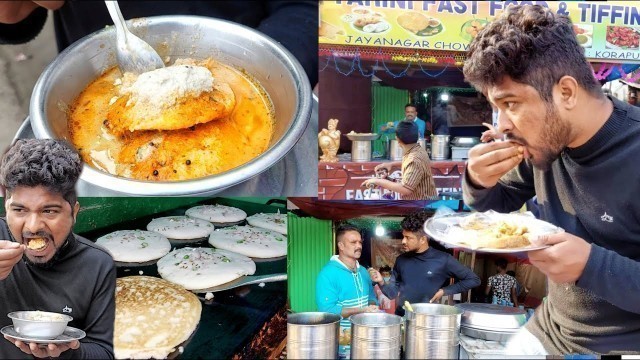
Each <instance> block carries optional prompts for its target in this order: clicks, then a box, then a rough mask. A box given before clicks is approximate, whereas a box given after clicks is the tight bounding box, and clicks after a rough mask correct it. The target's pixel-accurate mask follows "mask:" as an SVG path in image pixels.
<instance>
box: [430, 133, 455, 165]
mask: <svg viewBox="0 0 640 360" xmlns="http://www.w3.org/2000/svg"><path fill="white" fill-rule="evenodd" d="M449 151H450V149H449V135H431V158H432V159H433V160H446V159H448V158H449Z"/></svg>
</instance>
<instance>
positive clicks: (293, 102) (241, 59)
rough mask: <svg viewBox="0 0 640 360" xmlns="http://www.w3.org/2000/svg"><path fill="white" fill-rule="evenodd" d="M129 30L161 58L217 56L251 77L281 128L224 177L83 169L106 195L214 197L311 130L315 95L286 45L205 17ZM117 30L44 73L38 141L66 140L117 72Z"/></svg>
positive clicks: (82, 45)
mask: <svg viewBox="0 0 640 360" xmlns="http://www.w3.org/2000/svg"><path fill="white" fill-rule="evenodd" d="M128 24H129V29H131V31H132V32H133V33H135V34H136V35H137V36H139V37H140V38H142V39H143V40H145V41H147V42H148V43H149V44H150V45H151V46H152V47H154V48H155V49H156V50H157V51H158V52H159V54H160V56H161V57H163V58H164V57H166V56H170V57H171V59H172V60H175V59H176V58H187V57H188V58H194V59H206V58H208V57H212V58H214V59H217V60H221V61H223V62H225V63H227V64H231V65H233V66H236V67H239V68H242V69H244V70H246V71H247V72H248V73H249V74H251V75H252V76H253V77H254V78H255V79H256V80H257V81H258V82H260V84H261V85H262V86H263V87H264V89H265V90H266V92H267V93H268V95H269V97H270V98H271V101H272V102H273V106H274V111H275V115H276V121H275V124H274V134H273V137H272V139H271V142H270V144H269V148H268V149H267V150H266V151H265V152H264V153H262V154H261V155H259V156H258V157H256V158H255V159H253V160H251V161H250V162H248V163H246V164H244V165H241V166H238V167H237V168H234V169H231V170H229V171H226V172H224V173H221V174H218V175H212V176H207V177H203V178H199V179H193V180H187V181H174V182H169V181H166V182H160V181H156V182H150V181H141V180H133V179H128V178H123V177H119V176H115V175H111V174H108V173H106V172H103V171H100V170H98V169H96V168H93V167H91V166H87V165H85V166H84V169H83V171H82V175H81V177H80V178H81V179H82V180H84V181H86V182H88V183H90V184H92V185H95V186H97V187H100V188H104V189H108V190H111V191H114V192H118V193H127V194H133V195H196V194H213V193H216V192H220V191H221V190H223V189H226V188H228V187H230V186H232V185H235V184H239V183H241V182H244V181H246V180H248V179H250V178H252V177H254V176H256V175H258V174H260V173H262V172H264V171H265V170H267V169H269V168H270V167H271V166H272V165H273V164H275V163H277V162H278V161H279V160H280V159H281V158H283V157H284V156H285V155H286V154H287V153H288V152H289V151H290V150H291V149H292V148H293V146H294V145H295V144H296V142H297V141H298V140H299V139H300V137H301V136H302V134H303V133H304V131H305V128H306V127H307V124H308V123H309V119H310V115H311V108H312V92H311V86H310V84H309V81H308V79H307V77H306V75H305V72H304V70H303V69H302V66H300V64H299V63H298V61H297V60H296V59H295V58H294V57H293V55H291V53H290V52H289V51H287V50H286V49H285V48H284V47H283V46H282V45H280V44H279V43H278V42H276V41H274V40H273V39H271V38H269V37H267V36H265V35H264V34H262V33H260V32H258V31H255V30H253V29H250V28H248V27H246V26H243V25H239V24H236V23H232V22H228V21H224V20H217V19H213V18H208V17H200V16H158V17H148V18H140V19H135V20H132V21H128ZM115 47H116V40H115V29H114V27H113V26H110V27H107V28H105V29H102V30H99V31H97V32H95V33H93V34H90V35H88V36H86V37H84V38H82V39H80V40H78V41H77V42H75V43H74V44H72V45H71V46H69V47H68V48H67V49H65V50H64V51H63V52H62V53H61V54H60V55H58V57H57V58H56V59H55V60H54V61H53V62H52V63H51V64H50V65H49V66H48V67H47V68H46V69H45V71H44V72H43V73H42V75H41V76H40V78H39V79H38V82H37V83H36V85H35V88H34V90H33V94H32V96H31V102H30V109H29V117H30V119H31V125H32V127H33V132H34V134H35V136H36V137H37V138H57V139H68V138H69V133H68V125H69V124H68V123H67V121H68V118H67V115H66V110H65V109H66V108H67V107H68V106H69V105H70V104H71V103H72V102H73V100H74V99H75V98H76V97H77V96H78V94H80V92H81V91H82V90H84V88H85V87H86V86H87V85H88V84H89V83H90V82H91V81H93V80H94V79H96V78H97V77H98V76H99V75H100V74H102V72H103V71H105V70H106V69H109V68H110V67H112V66H114V65H116V57H115Z"/></svg>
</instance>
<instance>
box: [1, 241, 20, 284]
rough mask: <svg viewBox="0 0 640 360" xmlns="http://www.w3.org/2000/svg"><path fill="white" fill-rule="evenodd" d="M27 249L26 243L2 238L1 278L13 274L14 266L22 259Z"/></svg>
mask: <svg viewBox="0 0 640 360" xmlns="http://www.w3.org/2000/svg"><path fill="white" fill-rule="evenodd" d="M25 249H26V246H25V245H22V244H18V243H17V242H13V241H8V240H0V280H4V279H6V278H7V277H8V276H9V274H11V270H12V269H13V266H14V265H15V264H17V263H18V262H19V261H20V259H22V254H24V251H25Z"/></svg>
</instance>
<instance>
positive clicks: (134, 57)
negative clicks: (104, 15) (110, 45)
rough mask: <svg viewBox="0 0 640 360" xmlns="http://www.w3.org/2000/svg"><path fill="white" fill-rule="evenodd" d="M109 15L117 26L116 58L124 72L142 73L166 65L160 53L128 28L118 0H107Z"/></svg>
mask: <svg viewBox="0 0 640 360" xmlns="http://www.w3.org/2000/svg"><path fill="white" fill-rule="evenodd" d="M105 4H106V5H107V10H109V15H111V19H112V20H113V23H114V24H115V26H116V38H117V46H116V60H117V61H118V67H119V68H120V71H122V72H123V73H125V72H131V73H134V74H142V73H144V72H147V71H151V70H155V69H159V68H163V67H164V63H163V62H162V59H161V58H160V55H158V53H157V52H156V51H155V50H154V49H153V48H152V47H151V45H149V44H147V43H146V42H144V41H143V40H142V39H140V38H139V37H137V36H135V35H133V34H132V33H131V32H130V31H129V29H128V28H127V25H126V23H125V22H124V18H123V17H122V13H121V12H120V7H119V6H118V2H117V1H110V0H105Z"/></svg>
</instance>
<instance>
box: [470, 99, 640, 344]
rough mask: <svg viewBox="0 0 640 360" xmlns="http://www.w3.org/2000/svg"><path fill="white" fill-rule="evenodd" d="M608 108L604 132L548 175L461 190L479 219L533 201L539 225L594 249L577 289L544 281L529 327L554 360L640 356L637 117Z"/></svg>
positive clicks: (528, 174)
mask: <svg viewBox="0 0 640 360" xmlns="http://www.w3.org/2000/svg"><path fill="white" fill-rule="evenodd" d="M612 101H613V105H614V109H613V113H612V114H611V117H610V118H609V119H608V120H607V121H606V123H605V124H604V126H603V127H602V128H601V129H600V130H599V131H598V132H597V133H596V134H595V135H594V136H593V137H592V138H591V139H590V140H589V141H587V142H586V143H585V144H584V145H582V146H580V147H577V148H574V149H565V150H564V151H563V152H562V153H561V156H560V158H558V159H557V160H556V161H554V162H553V164H552V166H551V168H550V169H549V170H548V171H546V172H543V171H540V170H538V169H535V168H533V167H532V165H531V163H530V162H529V161H524V162H522V163H521V164H520V165H519V166H518V167H517V168H515V169H514V170H512V171H511V172H509V173H507V174H506V175H504V176H503V177H502V178H501V179H500V181H499V182H498V184H497V185H496V186H495V187H493V188H491V189H482V190H480V189H476V188H474V187H472V186H471V185H470V184H469V182H468V179H466V178H465V180H464V182H463V192H464V200H465V202H466V203H467V205H469V206H470V207H472V208H474V209H476V210H480V211H485V210H489V209H494V210H497V211H501V212H508V211H513V210H517V209H519V208H520V207H522V205H523V204H524V202H525V201H526V200H528V199H530V198H531V197H533V196H534V195H537V197H538V204H539V206H540V217H541V218H542V219H543V220H546V221H548V222H551V223H553V224H555V225H558V226H560V227H562V228H563V229H564V230H565V231H567V232H569V233H571V234H574V235H576V236H579V237H581V238H583V239H584V240H586V241H587V242H589V243H591V244H592V248H591V254H590V255H589V259H588V261H587V265H586V267H585V269H584V272H583V273H582V276H581V277H580V278H579V279H578V281H577V282H576V283H575V284H556V283H554V282H551V281H549V295H548V298H547V301H546V302H543V304H542V305H541V306H540V307H539V308H538V309H537V310H536V313H535V316H534V317H533V318H532V320H531V321H529V322H528V323H527V325H526V326H527V328H528V329H529V331H531V332H532V333H533V334H534V335H535V336H536V337H537V338H538V339H540V340H541V342H542V344H543V345H544V347H545V349H546V350H547V351H549V352H551V353H552V354H566V353H581V354H585V353H594V352H595V353H603V354H606V353H623V352H630V353H638V352H640V166H638V165H639V164H640V160H639V159H640V109H639V108H637V107H633V106H630V105H629V104H626V103H623V102H621V101H619V100H617V99H612Z"/></svg>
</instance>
